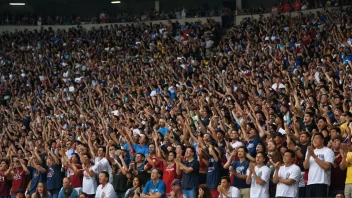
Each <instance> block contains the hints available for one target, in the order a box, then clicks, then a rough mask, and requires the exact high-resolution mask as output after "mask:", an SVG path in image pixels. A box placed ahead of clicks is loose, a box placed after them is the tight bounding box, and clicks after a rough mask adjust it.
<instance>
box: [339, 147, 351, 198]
mask: <svg viewBox="0 0 352 198" xmlns="http://www.w3.org/2000/svg"><path fill="white" fill-rule="evenodd" d="M341 157H342V161H341V163H340V165H339V167H340V169H341V170H346V169H347V174H346V181H345V191H344V195H345V197H346V198H351V197H352V152H351V150H350V151H349V149H348V147H347V145H342V148H341Z"/></svg>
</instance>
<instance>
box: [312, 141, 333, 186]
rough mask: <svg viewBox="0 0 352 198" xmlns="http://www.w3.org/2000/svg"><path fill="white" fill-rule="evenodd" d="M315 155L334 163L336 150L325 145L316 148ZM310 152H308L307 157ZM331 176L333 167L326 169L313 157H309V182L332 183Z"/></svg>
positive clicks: (324, 160)
mask: <svg viewBox="0 0 352 198" xmlns="http://www.w3.org/2000/svg"><path fill="white" fill-rule="evenodd" d="M314 153H315V155H316V156H317V157H318V158H319V159H320V160H321V161H323V162H330V163H331V165H333V164H334V159H335V155H334V152H333V151H332V150H331V149H329V148H327V147H323V148H321V149H314ZM307 155H308V152H307V154H306V158H307ZM330 178H331V169H329V170H327V171H325V170H324V169H322V168H321V167H320V166H319V165H318V164H317V162H316V161H315V160H314V158H313V157H310V159H309V173H308V183H307V185H311V184H327V185H330Z"/></svg>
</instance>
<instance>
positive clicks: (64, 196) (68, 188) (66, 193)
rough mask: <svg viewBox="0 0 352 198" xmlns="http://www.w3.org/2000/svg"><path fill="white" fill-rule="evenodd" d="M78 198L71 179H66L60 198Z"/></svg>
mask: <svg viewBox="0 0 352 198" xmlns="http://www.w3.org/2000/svg"><path fill="white" fill-rule="evenodd" d="M70 197H78V192H77V191H76V190H75V189H74V188H72V185H71V180H70V178H69V177H65V178H64V179H63V182H62V188H61V190H60V192H59V197H58V198H70Z"/></svg>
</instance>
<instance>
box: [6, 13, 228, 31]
mask: <svg viewBox="0 0 352 198" xmlns="http://www.w3.org/2000/svg"><path fill="white" fill-rule="evenodd" d="M209 18H211V19H213V20H215V21H216V22H220V23H221V17H220V16H217V17H204V18H183V19H171V20H160V21H150V22H131V23H103V24H102V23H99V24H81V26H82V27H83V28H85V29H86V30H90V29H91V28H92V27H95V28H100V27H104V26H107V25H108V26H110V25H131V24H135V25H136V24H140V23H145V24H150V23H152V24H160V23H162V24H168V23H169V21H172V22H176V21H178V22H179V23H180V24H181V25H184V24H185V23H186V22H188V23H194V22H198V21H201V22H202V23H205V22H206V20H207V19H209ZM49 27H51V28H52V29H53V30H57V29H65V30H68V29H69V28H76V27H77V25H42V26H26V25H23V26H20V25H3V26H0V32H3V31H8V32H15V31H23V30H26V29H27V30H28V31H34V30H38V31H39V30H40V29H42V28H43V29H48V28H49Z"/></svg>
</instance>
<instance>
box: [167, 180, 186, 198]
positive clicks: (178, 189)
mask: <svg viewBox="0 0 352 198" xmlns="http://www.w3.org/2000/svg"><path fill="white" fill-rule="evenodd" d="M171 185H172V190H171V192H170V196H171V198H183V194H182V185H181V182H180V180H178V179H175V180H174V181H172V184H171Z"/></svg>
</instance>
